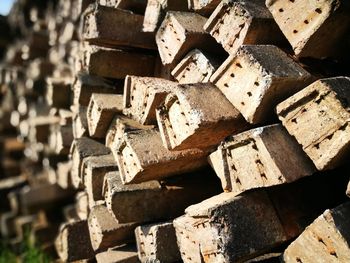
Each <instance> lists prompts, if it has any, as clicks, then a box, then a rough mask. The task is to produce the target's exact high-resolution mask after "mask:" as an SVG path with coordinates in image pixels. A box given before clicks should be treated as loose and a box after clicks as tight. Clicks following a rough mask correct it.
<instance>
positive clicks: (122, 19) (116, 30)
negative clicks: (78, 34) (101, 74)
mask: <svg viewBox="0 0 350 263" xmlns="http://www.w3.org/2000/svg"><path fill="white" fill-rule="evenodd" d="M82 24H83V25H82V27H83V28H82V39H83V40H85V41H88V42H89V43H91V44H94V45H98V46H107V47H136V48H145V49H156V43H155V40H154V34H152V33H148V32H142V25H143V16H142V15H138V14H134V13H132V12H131V11H127V10H123V9H119V8H113V7H107V6H102V5H98V4H96V5H92V6H90V7H89V8H88V9H87V10H86V11H85V13H84V14H83V19H82ZM111 24H113V26H112V27H111V26H110V25H111Z"/></svg>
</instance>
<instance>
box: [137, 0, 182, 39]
mask: <svg viewBox="0 0 350 263" xmlns="http://www.w3.org/2000/svg"><path fill="white" fill-rule="evenodd" d="M168 11H188V5H187V0H148V1H147V6H146V9H145V12H144V15H145V16H144V20H143V29H142V31H144V32H156V31H157V29H158V28H159V26H160V24H161V22H162V21H163V19H164V17H165V14H166V13H167V12H168Z"/></svg>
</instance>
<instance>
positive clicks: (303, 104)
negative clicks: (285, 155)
mask: <svg viewBox="0 0 350 263" xmlns="http://www.w3.org/2000/svg"><path fill="white" fill-rule="evenodd" d="M349 101H350V78H347V77H336V78H329V79H321V80H318V81H316V82H314V83H313V84H311V85H309V86H308V87H306V88H305V89H303V90H302V91H300V92H298V93H297V94H295V95H294V96H292V97H290V98H288V99H287V100H285V101H284V102H282V103H280V104H279V105H278V106H277V114H278V117H279V119H280V120H281V121H282V124H283V126H284V127H285V128H286V129H287V130H288V132H289V133H290V134H291V135H293V136H294V137H295V138H296V139H297V141H298V142H299V143H300V144H301V145H302V147H303V150H304V151H305V152H306V154H307V155H308V156H309V157H310V158H311V160H312V161H313V162H314V164H315V166H316V167H317V169H318V170H325V169H331V168H334V167H336V166H338V165H339V164H340V163H342V162H344V161H345V160H346V158H347V157H348V154H349V150H350V148H349V147H350V136H349V134H350V133H349V129H350V128H349V125H348V124H349V117H350V113H349V111H348V105H349Z"/></svg>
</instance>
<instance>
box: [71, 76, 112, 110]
mask: <svg viewBox="0 0 350 263" xmlns="http://www.w3.org/2000/svg"><path fill="white" fill-rule="evenodd" d="M118 86H119V85H118V84H115V83H113V82H111V81H108V80H105V79H103V78H100V77H97V76H91V75H88V74H86V73H83V72H80V73H78V75H77V77H76V78H75V80H74V82H73V92H74V103H75V104H79V105H82V106H86V107H87V106H88V105H89V102H90V98H91V95H92V93H102V94H113V93H114V94H116V93H118Z"/></svg>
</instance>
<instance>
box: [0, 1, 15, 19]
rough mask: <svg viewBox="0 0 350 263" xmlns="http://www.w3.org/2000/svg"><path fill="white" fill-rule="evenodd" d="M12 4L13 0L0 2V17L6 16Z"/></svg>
mask: <svg viewBox="0 0 350 263" xmlns="http://www.w3.org/2000/svg"><path fill="white" fill-rule="evenodd" d="M12 4H13V0H1V2H0V15H3V16H6V15H7V14H8V13H9V11H10V9H11V6H12Z"/></svg>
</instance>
